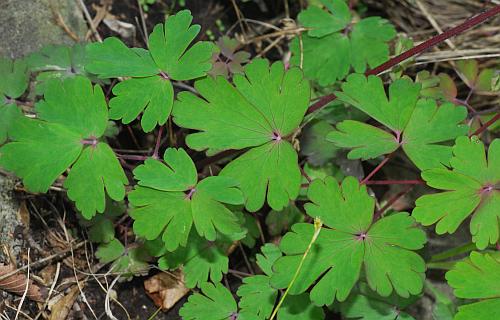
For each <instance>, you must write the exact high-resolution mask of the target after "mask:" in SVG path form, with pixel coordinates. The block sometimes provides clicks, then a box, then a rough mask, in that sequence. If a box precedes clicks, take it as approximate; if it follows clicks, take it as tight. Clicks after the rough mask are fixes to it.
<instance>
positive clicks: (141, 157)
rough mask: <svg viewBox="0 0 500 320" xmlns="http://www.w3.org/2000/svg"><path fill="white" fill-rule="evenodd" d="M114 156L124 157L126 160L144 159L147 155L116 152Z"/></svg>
mask: <svg viewBox="0 0 500 320" xmlns="http://www.w3.org/2000/svg"><path fill="white" fill-rule="evenodd" d="M116 156H117V157H118V158H120V159H126V160H134V161H144V160H146V159H147V158H149V157H148V156H138V155H134V154H116Z"/></svg>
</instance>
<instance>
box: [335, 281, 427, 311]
mask: <svg viewBox="0 0 500 320" xmlns="http://www.w3.org/2000/svg"><path fill="white" fill-rule="evenodd" d="M417 299H418V297H410V298H406V299H403V298H400V297H398V296H396V295H394V294H392V295H391V296H389V297H381V296H379V295H377V294H376V293H375V292H373V291H371V290H370V289H369V288H368V286H367V285H365V284H364V283H360V284H359V289H358V290H356V291H354V292H352V293H351V295H350V296H349V298H348V299H347V300H346V301H345V302H343V303H341V304H340V305H339V309H340V312H341V313H342V315H343V316H344V317H345V318H347V319H363V320H410V319H411V320H414V318H413V317H412V316H410V315H409V314H408V313H406V312H404V311H402V310H403V309H404V308H405V307H407V306H408V305H410V304H412V303H414V302H415V300H417Z"/></svg>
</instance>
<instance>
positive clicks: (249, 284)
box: [237, 243, 324, 320]
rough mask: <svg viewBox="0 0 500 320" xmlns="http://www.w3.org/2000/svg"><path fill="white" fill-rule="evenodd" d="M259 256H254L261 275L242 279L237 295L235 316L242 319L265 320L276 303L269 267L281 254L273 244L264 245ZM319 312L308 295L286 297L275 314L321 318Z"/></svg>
mask: <svg viewBox="0 0 500 320" xmlns="http://www.w3.org/2000/svg"><path fill="white" fill-rule="evenodd" d="M261 250H262V254H257V256H256V258H257V264H258V265H259V267H260V268H261V270H262V271H264V273H265V275H254V276H251V277H246V278H244V279H243V284H242V285H241V286H240V287H239V288H238V291H237V295H238V296H240V297H241V299H240V302H239V304H238V305H239V307H240V309H241V311H240V313H239V315H241V316H242V317H243V318H245V319H247V318H248V319H262V320H264V319H268V318H269V317H270V316H271V312H272V311H273V309H274V306H275V304H276V299H277V298H278V295H279V291H278V290H277V289H276V288H273V287H272V286H271V283H270V279H271V276H272V275H273V271H272V265H273V264H274V262H276V260H277V259H278V258H280V257H281V251H280V250H279V248H278V247H277V246H276V245H274V244H270V243H268V244H266V245H264V246H262V248H261ZM323 318H324V313H323V310H322V309H321V308H319V307H317V306H314V305H313V304H311V303H310V300H309V295H308V294H301V295H298V296H287V297H286V299H285V301H284V303H283V304H282V306H281V308H280V309H279V311H278V319H279V320H288V319H290V320H291V319H303V320H312V319H314V320H316V319H323Z"/></svg>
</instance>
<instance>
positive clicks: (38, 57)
mask: <svg viewBox="0 0 500 320" xmlns="http://www.w3.org/2000/svg"><path fill="white" fill-rule="evenodd" d="M26 61H27V63H28V65H29V69H30V70H31V71H32V72H37V73H38V74H37V76H36V82H35V83H36V93H37V94H43V93H44V92H45V90H46V87H47V84H48V82H50V80H52V79H65V78H71V77H74V76H77V75H82V76H85V77H88V78H90V79H91V80H92V81H93V82H98V83H100V82H103V81H102V80H99V79H97V78H96V77H95V76H94V75H92V74H90V73H88V72H86V71H85V69H84V66H85V62H86V56H85V44H82V43H77V44H75V45H73V46H65V45H48V46H45V47H43V48H42V49H40V50H39V51H37V52H34V53H32V54H30V55H29V56H28V57H27V58H26Z"/></svg>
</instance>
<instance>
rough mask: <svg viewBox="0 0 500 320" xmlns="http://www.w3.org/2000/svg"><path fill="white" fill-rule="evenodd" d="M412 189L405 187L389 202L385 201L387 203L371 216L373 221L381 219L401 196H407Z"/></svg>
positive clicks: (411, 187)
mask: <svg viewBox="0 0 500 320" xmlns="http://www.w3.org/2000/svg"><path fill="white" fill-rule="evenodd" d="M411 189H413V186H411V185H410V186H407V187H406V188H405V189H404V190H403V191H401V192H398V193H397V194H396V195H395V196H394V197H392V198H391V199H389V201H387V203H386V204H385V205H384V206H383V207H382V208H380V209H379V210H377V212H375V214H374V215H373V220H378V219H379V218H380V217H382V214H383V213H384V212H385V211H386V210H387V209H389V208H390V207H392V205H393V204H394V203H395V202H396V201H398V200H399V199H400V198H401V197H402V196H404V195H405V194H407V193H408V192H410V190H411Z"/></svg>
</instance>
